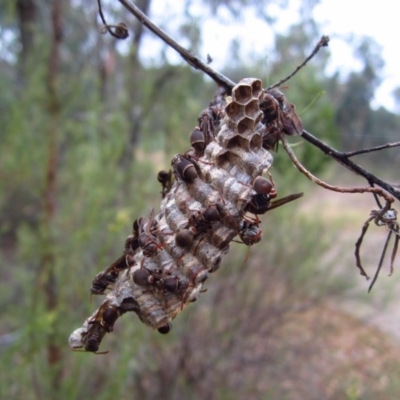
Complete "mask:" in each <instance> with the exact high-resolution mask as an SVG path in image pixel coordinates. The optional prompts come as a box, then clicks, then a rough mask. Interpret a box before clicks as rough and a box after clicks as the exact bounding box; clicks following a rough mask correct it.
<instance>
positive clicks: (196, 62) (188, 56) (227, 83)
mask: <svg viewBox="0 0 400 400" xmlns="http://www.w3.org/2000/svg"><path fill="white" fill-rule="evenodd" d="M119 2H120V3H121V4H122V5H123V6H124V7H126V9H127V10H128V11H129V12H130V13H132V14H133V15H134V16H135V17H136V18H137V19H138V20H139V21H140V22H141V23H142V24H143V25H144V26H146V27H147V28H148V29H150V30H151V31H152V32H153V33H154V34H156V35H157V36H158V37H159V38H160V39H162V40H163V41H164V42H165V43H167V44H168V45H169V46H171V47H172V48H173V49H175V50H176V51H177V52H178V53H179V54H180V55H181V56H182V58H183V59H184V60H185V61H186V62H187V63H188V64H189V65H191V66H192V67H193V68H196V69H199V70H201V71H203V72H204V73H206V74H207V75H208V76H209V77H210V78H211V79H213V80H214V81H215V82H216V83H217V84H218V85H219V86H222V87H224V88H225V90H226V91H227V93H230V92H231V90H232V88H233V87H234V86H235V83H234V82H232V81H231V80H230V79H229V78H227V77H226V76H224V75H223V74H221V73H219V72H217V71H215V70H214V69H213V68H211V67H210V66H209V65H208V64H206V63H204V62H203V61H201V60H200V59H199V58H198V57H196V56H195V55H193V54H192V53H190V52H189V51H188V50H186V49H185V48H184V47H182V46H181V45H179V44H178V43H177V42H176V41H175V40H174V39H173V38H172V37H171V36H169V35H168V34H167V33H166V32H164V31H163V30H162V29H160V28H159V27H158V26H157V25H155V24H154V23H153V22H152V21H151V20H150V19H149V18H148V17H147V16H146V15H145V14H144V13H143V12H142V11H141V10H140V9H139V8H138V7H136V6H135V5H134V4H132V3H131V2H130V1H127V0H119Z"/></svg>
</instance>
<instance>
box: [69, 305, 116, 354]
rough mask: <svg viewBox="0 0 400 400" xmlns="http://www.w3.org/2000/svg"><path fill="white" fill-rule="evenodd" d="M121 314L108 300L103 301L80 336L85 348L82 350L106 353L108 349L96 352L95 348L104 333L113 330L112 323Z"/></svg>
mask: <svg viewBox="0 0 400 400" xmlns="http://www.w3.org/2000/svg"><path fill="white" fill-rule="evenodd" d="M121 314H122V313H121V312H120V311H119V309H118V307H115V306H114V305H112V304H111V302H110V301H106V302H104V303H103V304H102V305H101V307H100V308H99V309H98V311H97V313H96V315H95V316H93V317H92V319H91V320H90V321H89V322H88V325H89V329H88V331H87V333H86V334H85V335H84V336H83V337H82V342H83V343H84V348H85V350H84V351H88V352H92V353H94V354H107V353H108V351H104V352H100V353H98V352H97V350H98V349H99V346H100V343H101V341H102V340H103V338H104V336H105V334H106V333H110V332H112V331H113V329H114V324H115V322H116V320H117V319H118V318H119V317H120V315H121ZM75 351H80V350H75Z"/></svg>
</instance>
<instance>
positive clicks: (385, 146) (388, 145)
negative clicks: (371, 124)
mask: <svg viewBox="0 0 400 400" xmlns="http://www.w3.org/2000/svg"><path fill="white" fill-rule="evenodd" d="M399 146H400V142H394V143H386V144H383V145H381V146H376V147H370V148H369V149H360V150H355V151H347V152H345V153H342V154H343V156H344V157H353V156H357V155H359V154H365V153H372V152H373V151H380V150H384V149H390V148H391V147H399Z"/></svg>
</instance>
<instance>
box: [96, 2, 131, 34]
mask: <svg viewBox="0 0 400 400" xmlns="http://www.w3.org/2000/svg"><path fill="white" fill-rule="evenodd" d="M97 4H98V6H99V14H100V18H101V21H102V22H103V24H104V26H103V27H102V29H100V33H106V32H108V33H109V34H110V35H111V36H114V37H115V38H116V39H126V38H127V37H128V36H129V32H128V28H127V26H126V25H125V24H124V23H123V22H120V23H119V24H117V25H108V24H107V22H106V19H105V17H104V14H103V9H102V7H101V0H97ZM111 28H113V29H114V30H115V32H113V30H112V29H111Z"/></svg>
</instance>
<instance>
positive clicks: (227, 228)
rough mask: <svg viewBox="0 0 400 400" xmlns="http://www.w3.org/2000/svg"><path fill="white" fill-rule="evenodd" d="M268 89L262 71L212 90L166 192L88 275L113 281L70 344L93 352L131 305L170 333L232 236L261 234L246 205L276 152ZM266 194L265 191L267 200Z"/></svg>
mask: <svg viewBox="0 0 400 400" xmlns="http://www.w3.org/2000/svg"><path fill="white" fill-rule="evenodd" d="M266 93H267V91H266V90H264V89H263V88H262V83H261V81H260V80H259V79H254V78H246V79H243V80H242V81H240V82H239V83H238V84H237V85H236V86H235V87H234V88H233V90H232V95H231V96H224V95H223V94H221V93H217V95H216V96H215V98H214V100H213V101H212V102H211V103H210V106H209V108H207V109H206V110H204V111H203V112H202V113H201V114H200V117H199V126H198V127H196V128H195V130H194V131H193V133H192V136H191V138H192V137H196V138H198V137H200V140H197V139H193V140H192V139H191V141H192V144H193V143H194V142H196V143H197V144H199V143H200V145H197V146H196V145H194V144H193V147H194V148H192V149H191V150H189V151H188V152H186V153H184V154H178V155H176V156H175V157H174V158H173V159H172V168H173V171H174V175H175V181H174V183H173V185H172V186H171V187H170V188H169V190H168V191H166V192H165V193H164V198H163V200H162V202H161V207H160V212H159V213H158V214H157V215H155V214H154V212H151V213H150V216H149V217H148V218H140V219H138V220H137V221H136V226H135V224H134V231H133V235H131V236H129V237H128V239H127V242H126V243H127V244H126V246H125V253H124V254H123V256H122V257H121V258H119V259H118V260H117V261H116V262H115V263H114V264H113V265H112V266H111V267H110V268H108V269H107V270H106V271H103V272H101V273H99V275H98V276H97V277H96V279H97V280H96V279H95V280H94V281H93V284H94V285H95V283H96V282H97V284H99V282H100V289H102V290H98V291H97V292H96V290H93V288H92V292H94V293H96V294H103V293H104V290H105V288H107V287H108V284H112V287H111V290H110V291H109V293H108V294H107V295H106V297H105V300H104V302H103V303H102V305H101V306H100V307H99V308H98V309H97V310H96V311H95V312H94V313H93V314H92V315H91V316H90V317H89V318H87V319H86V320H85V322H84V324H83V325H82V327H80V328H78V329H76V330H75V331H74V332H73V333H72V334H71V336H70V339H69V344H70V347H71V348H72V349H80V348H84V349H85V350H86V351H92V352H97V350H98V348H99V345H100V343H101V341H102V339H103V337H104V336H105V334H106V333H108V332H111V331H112V330H113V325H114V323H115V321H116V320H117V318H119V317H120V316H121V315H122V314H124V313H126V312H128V311H133V312H135V313H136V314H137V315H138V317H139V318H140V320H141V321H142V322H143V323H144V324H146V325H148V326H149V327H151V328H153V329H158V330H159V331H160V332H161V333H167V332H168V331H169V330H170V327H171V324H170V321H171V320H172V319H174V318H175V317H176V316H177V315H178V314H179V313H180V312H181V311H182V310H183V309H185V308H186V306H187V305H188V304H189V303H190V302H193V301H195V300H197V299H198V298H199V296H200V293H201V291H202V286H203V284H204V282H205V281H206V280H207V278H208V277H209V274H210V273H213V272H215V271H217V270H218V268H219V267H220V264H221V261H222V259H223V256H224V255H225V254H226V253H227V252H228V250H229V244H230V242H231V241H232V239H233V238H234V237H235V236H237V235H239V237H240V238H241V239H242V241H243V242H244V243H245V244H247V245H252V244H254V243H256V242H258V241H259V240H260V239H261V230H260V228H259V227H258V222H257V221H258V220H256V222H254V220H249V219H248V218H247V217H246V213H247V211H248V210H249V204H251V203H252V201H253V200H254V199H255V198H256V196H259V194H258V193H257V192H256V191H255V190H254V182H255V180H256V179H257V178H258V177H261V176H262V175H263V174H265V173H266V172H267V171H268V169H269V168H270V166H271V164H272V160H273V159H272V155H271V153H270V152H269V151H267V150H266V149H265V148H263V132H265V124H264V123H262V120H263V116H264V113H263V112H262V111H261V110H260V102H262V101H263V99H264V97H265V96H266ZM196 135H197V136H196ZM265 181H266V180H265ZM271 186H272V185H271ZM272 193H275V194H276V192H274V190H270V194H271V196H270V197H272ZM270 197H269V195H268V194H266V195H264V197H263V201H264V202H265V203H267V208H268V206H269V198H270ZM297 197H299V195H298V196H297ZM297 197H296V198H297ZM253 208H254V207H253ZM260 213H261V212H260ZM250 221H253V222H250ZM185 235H186V236H185Z"/></svg>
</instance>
